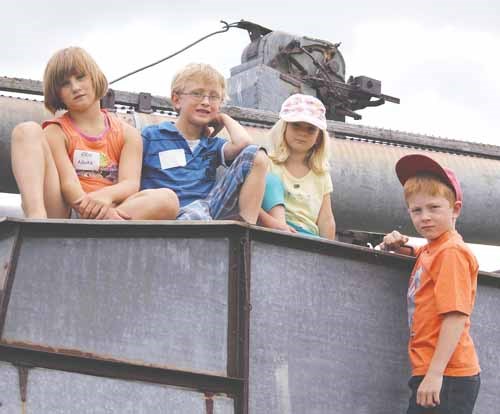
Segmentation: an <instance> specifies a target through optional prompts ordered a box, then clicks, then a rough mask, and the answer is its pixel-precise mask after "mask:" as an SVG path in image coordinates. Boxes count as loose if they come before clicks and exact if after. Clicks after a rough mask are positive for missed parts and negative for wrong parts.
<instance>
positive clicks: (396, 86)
mask: <svg viewBox="0 0 500 414" xmlns="http://www.w3.org/2000/svg"><path fill="white" fill-rule="evenodd" d="M499 10H500V6H499V5H498V4H497V3H496V2H494V1H491V0H490V1H486V0H474V1H472V0H468V1H465V0H442V1H439V0H433V1H428V0H420V1H412V2H407V1H401V0H399V1H396V0H390V1H389V0H379V1H376V2H375V1H370V0H359V1H356V0H353V1H350V2H335V1H324V0H321V1H320V0H308V1H300V2H299V1H295V0H293V1H290V0H289V1H270V0H266V1H264V0H253V1H245V2H242V1H234V0H232V1H226V0H212V1H200V0H184V1H177V0H176V1H157V0H154V1H149V0H141V1H138V0H137V1H131V0H119V1H115V0H107V1H101V0H99V1H95V0H86V1H84V0H81V1H78V2H68V1H60V0H56V1H39V0H18V1H12V0H10V1H7V2H2V12H3V14H4V16H3V18H2V24H1V25H0V50H2V60H1V62H2V63H1V65H0V76H1V75H4V76H15V77H28V78H32V79H41V78H42V73H43V69H44V67H45V64H46V62H47V60H48V58H49V57H50V56H51V54H52V53H53V52H55V51H56V50H57V49H59V48H63V47H66V46H70V45H77V46H82V47H84V48H86V49H87V50H88V51H89V52H90V54H91V55H93V56H94V58H95V59H96V61H97V62H98V64H99V65H100V66H101V67H102V69H103V70H104V72H105V74H106V75H107V76H108V79H109V80H112V79H115V78H117V77H119V76H121V75H123V74H125V73H128V72H129V71H132V70H134V69H136V68H138V67H141V66H144V65H146V64H148V63H151V62H154V61H156V60H159V59H161V58H163V57H164V56H167V55H169V54H170V53H172V52H174V51H176V50H178V49H180V48H181V47H183V46H185V45H186V44H188V43H190V42H191V41H193V40H196V39H198V38H199V37H201V36H203V35H205V34H207V33H210V32H213V31H215V30H217V29H219V28H221V27H222V25H221V24H220V23H219V21H220V20H226V21H227V22H234V21H238V20H240V19H245V20H250V21H253V22H256V23H259V24H261V25H263V26H266V27H268V28H270V29H274V30H281V31H285V32H289V33H293V34H297V35H306V36H310V37H315V38H318V39H324V40H329V41H331V42H342V45H341V48H340V50H341V52H342V53H343V55H344V58H345V61H346V66H347V75H348V76H349V75H354V76H357V75H367V76H370V77H373V78H376V79H380V80H381V81H382V89H383V92H384V93H386V94H388V95H393V96H397V97H399V98H400V99H401V105H395V104H386V105H384V106H382V107H378V108H367V109H365V110H363V111H361V114H362V115H363V119H362V120H361V121H357V122H358V123H362V124H366V125H374V126H381V127H386V128H391V129H399V130H405V131H413V132H420V133H425V134H431V135H438V136H443V137H449V138H455V139H463V140H470V141H477V142H486V143H492V144H496V143H497V139H496V138H497V131H498V127H497V123H496V115H497V107H498V100H499V99H500V76H499V74H500V57H499V54H498V52H497V51H498V45H499V44H500V13H499ZM248 43H249V38H248V35H247V33H246V32H245V31H242V30H239V29H231V30H230V31H229V32H227V33H224V34H220V35H217V36H215V37H213V38H211V39H209V40H206V41H205V42H203V43H201V44H200V45H197V46H195V47H194V48H192V49H190V50H189V51H188V52H185V53H184V54H182V55H179V56H178V57H175V58H173V59H171V60H169V61H166V62H164V63H162V64H160V65H158V66H156V67H155V68H153V69H150V70H147V71H145V72H143V73H140V74H137V75H134V76H133V77H131V78H129V79H126V80H123V81H121V82H118V83H116V84H115V85H114V87H115V88H116V89H120V90H129V91H135V92H140V91H145V92H151V93H153V94H157V95H168V94H169V85H170V79H171V77H172V75H173V73H174V72H175V71H176V70H177V69H179V68H180V67H181V66H182V65H184V64H186V63H188V62H191V61H204V62H208V63H211V64H213V65H214V66H216V67H217V68H219V69H220V70H221V72H222V73H223V74H224V75H225V76H226V77H229V70H230V68H231V67H233V66H236V65H238V64H239V63H240V56H241V52H242V50H243V48H244V47H245V46H246V45H247V44H248Z"/></svg>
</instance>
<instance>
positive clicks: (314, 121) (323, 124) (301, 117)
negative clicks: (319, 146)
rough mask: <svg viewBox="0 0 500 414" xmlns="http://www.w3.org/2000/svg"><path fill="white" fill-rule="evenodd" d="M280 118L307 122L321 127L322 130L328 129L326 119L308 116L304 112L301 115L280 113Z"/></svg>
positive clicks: (287, 120) (288, 120)
mask: <svg viewBox="0 0 500 414" xmlns="http://www.w3.org/2000/svg"><path fill="white" fill-rule="evenodd" d="M280 118H281V119H282V120H283V121H286V122H307V123H308V124H311V125H314V126H315V127H317V128H319V129H321V130H323V129H326V127H327V125H326V121H324V122H321V121H320V120H319V119H316V118H314V117H312V116H306V115H304V114H299V115H295V114H287V115H281V114H280Z"/></svg>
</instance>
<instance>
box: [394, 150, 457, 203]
mask: <svg viewBox="0 0 500 414" xmlns="http://www.w3.org/2000/svg"><path fill="white" fill-rule="evenodd" d="M425 173H427V174H434V175H436V176H437V177H438V178H440V179H441V181H443V182H444V183H445V184H447V185H448V186H449V187H450V188H451V189H452V190H453V191H454V192H455V197H456V199H457V201H462V200H463V192H462V187H461V186H460V182H459V181H458V178H457V176H456V175H455V173H454V172H453V171H452V170H450V169H449V168H445V167H441V165H439V164H438V163H437V162H436V161H434V160H433V159H432V158H430V157H428V156H426V155H422V154H411V155H405V156H404V157H403V158H401V159H400V160H399V161H398V162H397V163H396V174H397V175H398V178H399V181H400V182H401V184H403V185H404V184H405V183H406V180H408V178H410V177H414V176H416V175H417V174H425Z"/></svg>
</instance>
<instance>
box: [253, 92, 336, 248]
mask: <svg viewBox="0 0 500 414" xmlns="http://www.w3.org/2000/svg"><path fill="white" fill-rule="evenodd" d="M325 112H326V110H325V106H324V105H323V103H322V102H321V101H320V100H319V99H317V98H315V97H313V96H309V95H302V94H295V95H292V96H290V97H288V98H287V99H286V100H285V102H283V105H282V106H281V111H280V115H279V116H280V119H279V121H278V122H277V123H276V124H275V125H274V126H273V128H272V129H271V130H270V132H269V136H270V139H271V143H272V148H271V150H270V153H269V158H270V167H269V172H268V174H267V177H266V190H265V194H264V200H263V202H262V209H261V212H260V214H259V223H260V224H261V225H263V226H265V227H270V228H273V229H277V230H283V231H287V232H291V233H297V232H298V233H302V234H308V235H313V236H320V237H325V238H327V239H331V240H333V239H334V238H335V219H334V216H333V212H332V206H331V199H330V196H331V193H332V191H333V186H332V181H331V178H330V172H329V156H330V145H329V144H330V137H329V135H328V131H327V129H326V128H327V125H326V118H325Z"/></svg>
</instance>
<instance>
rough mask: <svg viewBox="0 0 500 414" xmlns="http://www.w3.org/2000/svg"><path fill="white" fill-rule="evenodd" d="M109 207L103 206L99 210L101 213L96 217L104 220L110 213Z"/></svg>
mask: <svg viewBox="0 0 500 414" xmlns="http://www.w3.org/2000/svg"><path fill="white" fill-rule="evenodd" d="M108 210H109V207H107V206H103V207H102V208H101V210H100V211H99V214H97V216H96V217H95V219H96V220H104V219H105V218H106V215H107V214H108Z"/></svg>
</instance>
